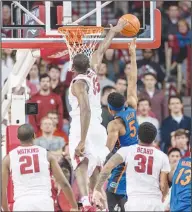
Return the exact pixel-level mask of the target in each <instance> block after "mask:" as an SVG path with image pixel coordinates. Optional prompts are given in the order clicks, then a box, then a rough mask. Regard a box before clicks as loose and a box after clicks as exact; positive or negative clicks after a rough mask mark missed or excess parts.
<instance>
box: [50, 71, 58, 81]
mask: <svg viewBox="0 0 192 212" xmlns="http://www.w3.org/2000/svg"><path fill="white" fill-rule="evenodd" d="M49 76H50V78H51V80H53V81H54V80H59V79H60V71H59V69H57V68H51V69H50V70H49Z"/></svg>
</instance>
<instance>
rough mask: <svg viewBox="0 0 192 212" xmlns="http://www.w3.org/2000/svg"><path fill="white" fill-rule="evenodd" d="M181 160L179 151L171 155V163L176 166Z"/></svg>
mask: <svg viewBox="0 0 192 212" xmlns="http://www.w3.org/2000/svg"><path fill="white" fill-rule="evenodd" d="M180 159H181V153H180V152H178V151H173V152H171V153H170V154H169V163H170V164H171V165H172V164H175V163H177V161H179V160H180Z"/></svg>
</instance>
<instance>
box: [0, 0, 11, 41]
mask: <svg viewBox="0 0 192 212" xmlns="http://www.w3.org/2000/svg"><path fill="white" fill-rule="evenodd" d="M2 18H3V26H5V25H11V24H12V23H11V9H10V7H9V5H6V4H5V5H3V7H2ZM1 36H2V37H5V38H11V37H12V30H10V29H1Z"/></svg>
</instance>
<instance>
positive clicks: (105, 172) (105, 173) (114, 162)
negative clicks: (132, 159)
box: [95, 153, 123, 191]
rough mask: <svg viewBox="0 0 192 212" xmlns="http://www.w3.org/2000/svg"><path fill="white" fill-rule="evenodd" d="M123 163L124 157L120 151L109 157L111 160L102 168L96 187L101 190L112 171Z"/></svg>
mask: <svg viewBox="0 0 192 212" xmlns="http://www.w3.org/2000/svg"><path fill="white" fill-rule="evenodd" d="M121 163H123V158H122V156H121V155H119V154H118V153H116V154H114V155H113V156H112V157H111V158H110V159H109V161H108V162H107V163H106V164H105V166H104V167H103V169H102V170H101V173H100V175H99V179H98V181H97V184H96V186H95V189H96V190H97V191H101V189H102V187H103V185H104V183H105V181H106V180H107V179H108V177H109V176H110V173H111V171H112V170H113V169H114V168H115V167H116V166H118V165H119V164H121Z"/></svg>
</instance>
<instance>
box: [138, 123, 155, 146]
mask: <svg viewBox="0 0 192 212" xmlns="http://www.w3.org/2000/svg"><path fill="white" fill-rule="evenodd" d="M156 136H157V129H156V127H155V126H154V125H153V124H151V123H150V122H144V123H142V124H141V125H140V126H139V130H138V137H139V140H140V141H141V142H142V143H145V144H151V143H153V141H154V140H155V138H156Z"/></svg>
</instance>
